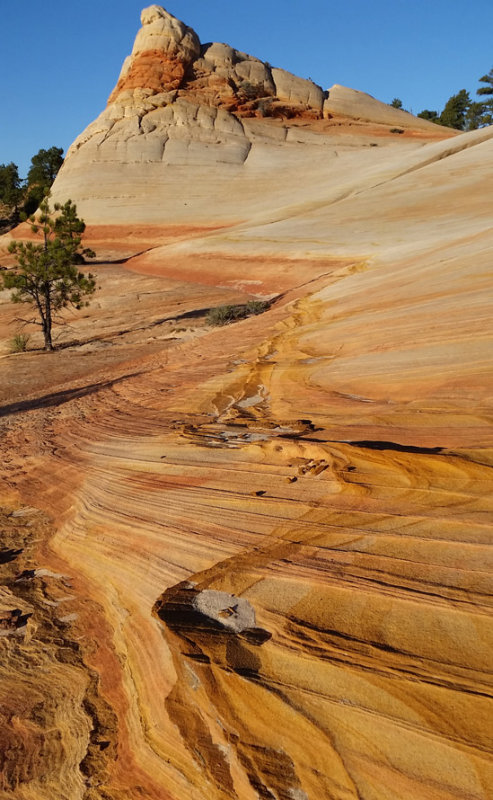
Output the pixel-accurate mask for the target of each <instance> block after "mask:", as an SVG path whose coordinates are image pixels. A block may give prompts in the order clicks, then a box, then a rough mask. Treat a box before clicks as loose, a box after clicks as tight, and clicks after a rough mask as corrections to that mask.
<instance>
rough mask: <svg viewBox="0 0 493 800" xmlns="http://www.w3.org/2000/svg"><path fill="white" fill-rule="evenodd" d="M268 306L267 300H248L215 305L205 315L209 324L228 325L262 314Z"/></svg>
mask: <svg viewBox="0 0 493 800" xmlns="http://www.w3.org/2000/svg"><path fill="white" fill-rule="evenodd" d="M269 307H270V303H269V302H268V300H249V301H248V303H244V304H241V305H228V306H216V308H211V309H210V310H209V312H208V314H207V316H206V322H207V323H208V324H209V325H228V324H229V323H230V322H237V321H238V320H240V319H245V318H246V317H251V316H254V315H256V314H263V313H264V311H267V309H268V308H269Z"/></svg>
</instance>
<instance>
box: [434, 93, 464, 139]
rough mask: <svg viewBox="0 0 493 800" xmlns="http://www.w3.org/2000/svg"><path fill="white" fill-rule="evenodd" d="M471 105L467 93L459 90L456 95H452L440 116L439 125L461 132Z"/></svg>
mask: <svg viewBox="0 0 493 800" xmlns="http://www.w3.org/2000/svg"><path fill="white" fill-rule="evenodd" d="M470 104H471V98H470V97H469V92H466V90H465V89H461V90H460V92H457V94H454V95H452V97H450V98H449V99H448V100H447V102H446V104H445V108H444V109H443V111H442V113H441V114H440V124H441V125H445V126H446V127H447V128H455V129H456V130H459V131H463V130H465V128H466V112H467V109H468V108H469V106H470Z"/></svg>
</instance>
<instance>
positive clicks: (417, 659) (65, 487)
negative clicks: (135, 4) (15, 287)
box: [0, 6, 493, 800]
mask: <svg viewBox="0 0 493 800" xmlns="http://www.w3.org/2000/svg"><path fill="white" fill-rule="evenodd" d="M143 19H144V23H145V24H144V27H143V31H142V32H141V34H139V38H138V42H139V44H138V46H136V50H135V52H134V55H133V56H132V59H131V60H130V61H129V62H128V63H127V65H126V67H125V70H124V73H123V75H122V78H121V81H120V83H119V87H118V90H117V92H116V94H115V95H114V96H113V97H112V100H111V103H110V104H109V105H108V108H107V109H106V111H105V112H104V113H103V114H102V115H101V117H100V118H99V119H98V120H97V121H96V122H95V123H93V124H92V125H91V126H89V128H88V129H87V130H86V131H85V132H84V134H83V135H82V136H81V137H80V138H79V140H78V141H77V143H76V145H74V147H73V149H72V150H71V153H70V155H69V157H68V158H67V160H66V163H65V165H64V167H63V170H62V172H61V173H60V177H59V178H58V179H57V182H56V185H55V195H56V197H57V198H59V199H66V194H65V193H66V192H67V193H69V195H70V196H71V197H72V199H73V200H74V201H75V202H77V205H78V208H79V210H80V211H81V212H82V215H83V216H84V217H85V218H86V221H88V222H90V223H91V224H90V225H89V228H88V230H87V231H86V235H87V244H89V245H91V246H92V247H94V249H95V250H96V251H97V253H98V256H99V260H100V261H103V260H104V259H106V258H109V257H111V259H112V260H113V263H96V264H94V265H93V266H91V271H94V272H96V274H97V278H98V286H100V287H101V288H100V289H99V291H98V293H97V295H95V297H94V302H93V303H91V305H90V306H89V307H88V308H87V309H84V311H83V313H82V314H79V315H75V316H70V317H69V321H70V326H69V327H67V328H66V329H64V330H63V331H62V334H61V336H60V340H59V342H60V344H61V345H63V347H60V349H59V350H58V351H55V352H53V353H49V354H48V353H47V354H40V353H39V352H37V351H36V349H35V348H36V346H37V345H38V344H39V342H40V339H39V338H37V337H39V336H40V334H39V333H37V332H35V331H33V338H32V349H31V350H30V351H29V352H26V353H22V354H16V355H9V354H8V347H7V345H6V343H5V342H6V340H7V338H8V337H10V336H11V330H12V329H11V323H12V320H13V319H14V318H15V317H16V316H18V310H17V309H16V307H15V306H13V305H12V304H9V303H8V302H7V301H8V297H7V296H6V293H4V295H3V296H2V297H1V298H0V334H2V335H3V337H4V342H3V345H2V342H1V339H0V346H3V351H2V356H3V357H2V375H3V377H4V380H3V382H2V383H0V402H1V405H0V427H1V433H2V436H1V438H0V456H1V459H0V461H1V472H0V499H1V501H2V503H3V505H4V506H5V508H6V509H7V511H6V512H1V511H0V578H1V580H2V583H3V586H4V588H3V589H0V601H1V609H0V617H1V619H0V656H1V658H0V678H1V681H0V705H1V708H0V712H1V714H0V793H2V800H3V797H5V800H53V798H55V797H56V798H57V799H58V798H60V799H61V800H191V798H193V800H232V799H233V798H235V800H236V798H237V799H238V800H258V798H262V799H263V800H407V798H416V800H458V799H459V798H460V800H466V799H467V800H490V799H491V789H490V787H491V786H492V785H493V760H492V757H491V754H492V752H493V737H492V729H491V718H492V707H493V705H492V704H493V685H492V674H491V651H492V647H493V614H492V609H493V601H492V597H493V581H492V564H491V554H490V550H491V546H490V540H491V515H492V503H491V497H492V496H493V491H492V488H493V481H492V472H491V470H492V465H493V428H492V419H493V404H492V397H491V382H492V379H491V341H492V338H493V336H492V331H491V306H492V299H491V253H492V252H493V229H492V227H491V219H492V215H493V203H492V198H491V185H492V182H493V127H491V128H487V129H483V130H479V131H475V132H470V133H465V134H460V135H457V134H455V133H453V132H449V133H448V132H447V131H446V130H444V129H438V128H437V129H435V127H434V126H431V125H430V126H425V127H423V128H420V129H418V128H417V127H406V126H405V125H404V123H402V124H400V123H399V122H398V120H401V119H406V120H408V122H409V125H412V126H414V125H417V123H415V122H414V121H413V119H412V118H411V119H410V120H409V117H408V115H406V114H404V113H403V112H402V113H399V112H397V111H396V112H395V114H396V115H397V116H395V115H394V111H393V110H392V109H388V108H387V107H385V106H384V107H383V108H382V107H381V104H378V102H377V101H376V100H374V99H372V98H368V96H366V95H363V94H362V93H354V92H353V91H352V90H346V89H343V88H342V87H333V88H332V89H331V90H330V91H329V97H328V98H326V99H325V100H324V103H323V108H322V106H321V96H320V94H319V93H318V90H317V89H316V87H315V88H313V87H312V86H306V82H305V83H303V84H302V85H300V84H298V83H297V81H296V79H295V78H293V77H290V76H286V75H285V74H283V75H280V74H279V71H277V70H275V69H271V68H270V67H268V66H267V65H263V64H262V63H261V62H258V61H256V60H255V59H252V58H250V57H248V56H246V55H244V54H238V53H237V52H236V51H234V50H233V49H232V48H229V47H227V46H226V45H218V44H212V45H204V46H200V52H199V51H198V50H197V47H198V44H197V42H198V40H197V39H196V37H195V35H194V34H193V33H192V32H191V31H190V29H189V28H187V27H186V26H184V25H182V24H181V23H178V22H176V21H173V18H171V17H170V16H169V15H167V14H166V12H164V11H162V9H160V8H159V7H155V6H153V7H151V9H148V10H147V11H146V12H144V18H143ZM155 52H157V53H159V54H160V55H159V58H158V59H157V60H155V59H154V56H152V58H151V57H150V60H149V61H147V60H146V59H147V55H146V56H145V58H144V54H149V53H155ZM153 65H154V66H156V65H157V66H156V69H154V66H153ZM179 65H181V67H183V69H182V68H181V67H180V66H179ZM145 76H147V77H145ZM134 78H135V81H137V82H138V83H140V84H151V83H152V82H154V83H152V85H147V86H145V85H141V86H132V85H130V83H125V82H126V81H131V82H132V81H133V80H134ZM242 80H245V81H248V82H249V83H250V84H251V85H257V86H260V87H261V88H260V89H259V92H260V91H261V92H262V93H264V94H263V96H262V98H260V99H265V98H268V99H269V98H270V100H272V105H273V107H276V108H279V109H280V108H281V107H282V108H284V109H285V110H286V109H291V110H290V111H289V113H290V114H291V113H293V114H294V115H293V116H292V117H291V118H290V119H288V118H287V116H284V117H282V118H279V119H275V118H271V117H260V116H259V115H258V111H259V108H260V107H259V105H258V103H259V102H260V100H259V98H253V97H251V96H250V97H248V92H247V93H246V94H243V95H240V93H239V92H238V87H239V85H240V82H241V81H242ZM243 88H244V89H245V87H243ZM248 91H250V90H248ZM269 93H270V94H269ZM337 103H339V104H340V106H339V108H338V109H337V108H336V104H337ZM331 104H333V105H331ZM342 106H344V108H342ZM293 109H294V111H293ZM342 112H344V115H342ZM279 113H281V112H279ZM282 113H283V114H284V113H285V111H283V112H282ZM322 114H324V115H325V117H326V119H322V118H321V117H322ZM387 114H390V116H387ZM379 115H380V116H379ZM312 117H316V118H312ZM329 117H331V118H329ZM394 126H395V127H398V128H399V129H404V133H395V132H394V133H392V132H391V130H390V128H393V127H394ZM105 221H106V223H107V224H102V222H105ZM110 222H112V223H120V224H110ZM94 223H99V224H94ZM24 232H25V231H24ZM17 233H19V234H21V233H23V229H20V231H18V232H17ZM26 235H28V234H27V233H26ZM31 235H32V234H31ZM8 241H9V239H8V238H7V240H6V241H5V244H6V243H8ZM2 243H3V242H0V245H1V244H2ZM5 258H7V255H6V256H5ZM3 263H6V262H4V255H3V254H2V264H3ZM254 298H256V299H259V298H269V300H270V302H269V304H268V309H267V310H265V311H264V313H262V314H259V315H258V316H251V317H248V318H245V319H242V320H241V321H236V322H234V323H232V324H230V325H228V326H227V327H214V326H213V325H210V324H209V323H208V322H207V311H208V309H210V308H214V307H216V306H220V305H224V304H230V303H235V304H236V303H246V302H247V301H248V300H252V299H254ZM36 508H37V509H40V510H41V511H42V512H46V513H47V514H49V515H50V516H51V523H49V522H48V520H47V519H46V518H45V517H44V516H43V515H42V514H40V513H38V512H36V511H35V509H36Z"/></svg>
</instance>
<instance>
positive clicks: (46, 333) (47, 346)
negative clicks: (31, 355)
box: [43, 325, 55, 350]
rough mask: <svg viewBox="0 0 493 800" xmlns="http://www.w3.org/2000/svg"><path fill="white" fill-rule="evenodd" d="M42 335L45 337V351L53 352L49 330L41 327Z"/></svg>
mask: <svg viewBox="0 0 493 800" xmlns="http://www.w3.org/2000/svg"><path fill="white" fill-rule="evenodd" d="M43 335H44V337H45V350H54V349H55V348H54V347H53V342H52V341H51V328H48V327H47V326H45V325H43Z"/></svg>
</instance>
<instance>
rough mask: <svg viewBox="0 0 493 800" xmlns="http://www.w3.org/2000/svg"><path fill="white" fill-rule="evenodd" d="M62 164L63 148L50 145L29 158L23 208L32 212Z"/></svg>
mask: <svg viewBox="0 0 493 800" xmlns="http://www.w3.org/2000/svg"><path fill="white" fill-rule="evenodd" d="M62 164H63V148H62V147H50V148H49V149H48V150H43V149H41V150H39V151H38V152H37V153H36V155H34V156H33V157H32V158H31V166H30V168H29V172H28V173H27V184H28V187H29V188H28V193H27V198H26V204H25V209H26V213H27V214H32V213H33V212H34V211H36V209H37V208H38V206H39V204H40V203H41V201H42V200H43V198H44V197H45V196H46V193H47V192H48V191H49V189H50V188H51V186H52V184H53V181H54V180H55V178H56V176H57V174H58V172H59V170H60V167H61V166H62Z"/></svg>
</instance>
